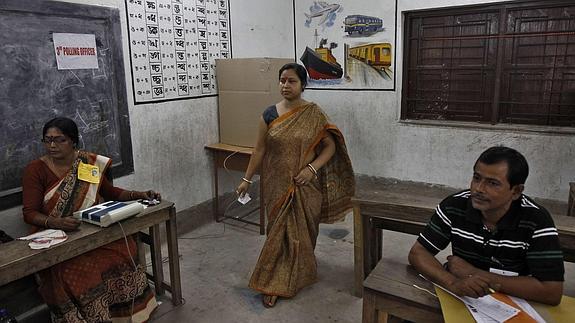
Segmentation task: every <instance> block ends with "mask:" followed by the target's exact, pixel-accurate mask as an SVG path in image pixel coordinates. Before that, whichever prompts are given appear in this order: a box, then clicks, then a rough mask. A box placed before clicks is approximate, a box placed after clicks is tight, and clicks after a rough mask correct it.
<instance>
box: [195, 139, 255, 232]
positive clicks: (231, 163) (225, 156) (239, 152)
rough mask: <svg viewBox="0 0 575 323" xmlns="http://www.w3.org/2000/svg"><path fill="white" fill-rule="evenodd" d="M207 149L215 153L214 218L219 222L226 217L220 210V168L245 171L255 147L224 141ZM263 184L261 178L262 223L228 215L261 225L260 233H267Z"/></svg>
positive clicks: (208, 146) (206, 147) (238, 219)
mask: <svg viewBox="0 0 575 323" xmlns="http://www.w3.org/2000/svg"><path fill="white" fill-rule="evenodd" d="M204 148H205V149H207V150H209V151H210V152H211V153H212V154H213V165H214V166H213V167H214V218H215V220H216V222H219V221H220V219H221V218H223V217H226V216H225V215H224V214H223V213H222V212H220V208H219V202H218V197H219V194H218V193H219V188H218V180H219V172H218V169H219V168H225V169H230V170H236V171H241V172H245V170H246V169H247V168H248V164H249V162H250V157H251V156H252V152H253V148H249V147H242V146H234V145H228V144H222V143H216V144H211V145H207V146H205V147H204ZM256 174H260V172H256ZM262 197H263V184H262V181H261V179H260V206H259V211H260V223H256V222H253V221H249V220H245V219H243V217H235V216H234V217H226V218H229V219H233V220H237V221H241V222H244V223H248V224H252V225H256V226H259V228H260V234H261V235H264V234H265V233H266V231H265V230H266V228H265V222H266V220H265V210H264V204H263V203H264V200H263V198H262Z"/></svg>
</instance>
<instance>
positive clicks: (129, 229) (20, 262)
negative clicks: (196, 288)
mask: <svg viewBox="0 0 575 323" xmlns="http://www.w3.org/2000/svg"><path fill="white" fill-rule="evenodd" d="M162 222H164V223H165V227H166V238H167V243H168V259H169V262H168V263H169V267H170V283H169V284H168V283H166V282H164V275H163V270H162V254H161V241H160V224H161V223H162ZM121 223H122V227H120V226H119V225H118V224H112V225H111V226H109V227H107V228H101V227H98V226H96V225H92V224H89V223H82V225H81V226H80V230H78V231H74V232H68V240H66V241H65V242H63V243H60V244H57V245H55V246H52V247H50V248H48V249H40V250H32V249H30V248H29V247H28V241H18V240H15V241H11V242H9V243H5V244H2V257H1V258H0V286H2V285H5V284H7V283H9V282H11V281H14V280H17V279H19V278H22V277H25V276H28V275H30V274H34V273H36V272H38V271H40V270H43V269H46V268H48V267H51V266H53V265H55V264H58V263H60V262H63V261H65V260H68V259H70V258H73V257H76V256H78V255H81V254H83V253H86V252H88V251H90V250H94V249H97V248H99V247H101V246H103V245H106V244H108V243H110V242H112V241H115V240H118V239H122V238H123V237H124V233H123V232H122V228H123V231H124V232H125V233H126V235H132V234H135V233H138V232H140V231H141V230H145V229H148V230H149V233H150V238H151V240H152V242H154V243H153V244H152V270H153V275H152V276H153V278H152V279H153V281H154V287H155V291H156V294H158V295H162V294H164V290H165V289H167V290H168V291H170V292H171V294H172V303H173V304H174V305H175V306H178V305H181V304H182V287H181V281H180V260H179V255H178V239H177V228H176V208H175V207H174V203H172V202H168V201H162V203H160V204H159V205H156V206H152V207H148V208H146V209H145V210H144V211H143V212H142V213H141V214H139V215H137V216H136V217H132V218H129V219H126V220H124V221H122V222H121ZM140 256H141V255H140Z"/></svg>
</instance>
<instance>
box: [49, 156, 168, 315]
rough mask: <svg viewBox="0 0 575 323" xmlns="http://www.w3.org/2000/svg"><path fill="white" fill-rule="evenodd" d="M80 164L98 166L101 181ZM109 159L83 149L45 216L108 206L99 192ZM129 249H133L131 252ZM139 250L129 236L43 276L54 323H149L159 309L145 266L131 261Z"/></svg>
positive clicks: (54, 191)
mask: <svg viewBox="0 0 575 323" xmlns="http://www.w3.org/2000/svg"><path fill="white" fill-rule="evenodd" d="M80 162H82V163H85V164H90V165H95V166H98V168H99V169H100V183H94V184H92V183H88V182H85V181H82V180H79V179H78V167H79V165H80ZM110 162H111V161H110V159H109V158H107V157H103V156H99V155H95V154H91V153H87V152H83V151H80V152H79V154H78V158H77V159H76V161H75V162H74V166H73V167H72V169H71V170H70V171H69V172H68V173H67V174H66V175H65V176H64V178H62V179H61V180H60V181H59V182H57V183H56V184H55V185H54V186H52V187H51V188H50V189H49V190H48V192H47V193H46V194H45V196H44V207H43V212H45V213H44V214H49V216H51V217H64V216H70V215H71V214H72V213H73V212H74V211H77V210H81V209H84V208H86V207H89V206H91V205H93V204H94V203H99V202H103V201H102V198H101V196H100V195H99V194H98V191H99V189H100V184H101V179H102V178H103V174H104V172H105V170H106V168H107V167H108V165H109V164H110ZM128 249H129V250H128ZM136 254H137V248H136V244H135V242H134V240H133V239H132V238H131V237H128V240H127V243H126V241H125V240H124V239H120V240H117V241H114V242H112V243H110V244H108V245H105V246H103V247H100V248H98V249H95V250H92V251H90V252H87V253H85V254H82V255H80V256H77V257H75V258H72V259H70V260H67V261H65V262H62V263H59V264H57V265H54V266H52V267H51V268H48V269H46V270H43V271H41V272H40V273H39V278H40V279H39V280H40V288H39V291H40V294H42V296H43V298H44V300H45V301H46V303H47V304H48V306H49V308H50V311H51V314H52V322H55V323H56V322H144V321H146V320H148V318H149V315H150V313H151V312H152V311H153V310H154V309H155V308H156V306H157V303H156V299H155V298H154V293H153V291H152V290H151V288H150V287H149V285H148V282H147V278H146V275H145V272H144V270H143V268H142V267H141V266H138V270H135V269H134V263H133V261H132V259H131V257H135V256H136Z"/></svg>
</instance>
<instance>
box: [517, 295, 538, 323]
mask: <svg viewBox="0 0 575 323" xmlns="http://www.w3.org/2000/svg"><path fill="white" fill-rule="evenodd" d="M509 298H511V300H512V301H513V302H515V304H517V305H518V306H519V307H521V310H523V312H525V313H527V314H528V315H529V316H531V318H533V319H534V320H535V321H537V323H546V321H545V320H544V319H543V318H542V317H541V315H539V313H537V311H536V310H535V309H534V308H533V306H531V304H529V303H528V302H527V301H526V300H524V299H523V298H519V297H515V296H509Z"/></svg>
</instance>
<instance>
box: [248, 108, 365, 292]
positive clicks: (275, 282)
mask: <svg viewBox="0 0 575 323" xmlns="http://www.w3.org/2000/svg"><path fill="white" fill-rule="evenodd" d="M328 134H331V135H332V137H333V138H334V140H335V142H336V151H335V154H334V155H333V157H332V158H331V159H330V160H329V162H328V163H327V164H326V165H324V166H323V167H322V168H320V169H319V170H318V178H317V179H313V180H311V181H310V182H309V183H308V184H306V185H302V186H297V185H295V182H294V180H293V178H294V177H295V176H296V175H297V174H298V173H299V172H300V171H301V169H303V168H304V167H306V165H307V164H308V163H310V162H311V161H313V160H314V159H315V157H316V156H317V155H318V154H319V153H320V152H321V149H322V144H321V141H322V139H323V138H325V137H326V136H328ZM262 167H263V176H262V181H263V188H264V192H265V194H264V196H263V198H264V205H265V207H266V210H267V221H268V225H267V233H268V235H267V239H266V241H265V243H264V246H263V249H262V251H261V254H260V257H259V259H258V262H257V264H256V267H255V269H254V271H253V273H252V277H251V279H250V283H249V287H250V288H252V289H254V290H257V291H259V292H261V293H263V294H266V295H276V296H282V297H293V296H294V295H295V294H296V293H297V292H298V291H299V290H300V289H302V288H304V287H306V286H308V285H310V284H313V283H314V282H315V281H316V280H317V265H316V260H315V255H314V249H315V244H316V240H317V235H318V229H319V224H320V223H333V222H336V221H339V220H342V219H343V218H344V217H345V215H346V214H347V212H348V211H349V209H350V208H351V197H352V196H353V194H354V193H355V180H354V174H353V169H352V166H351V160H350V159H349V156H348V154H347V149H346V147H345V142H344V138H343V136H342V134H341V132H340V131H339V130H338V129H337V127H336V126H335V125H333V124H331V123H330V122H329V120H328V118H327V116H326V115H325V113H324V112H323V111H322V110H321V109H320V108H319V107H318V106H317V105H316V104H314V103H308V104H305V105H303V106H299V107H296V108H294V109H293V110H291V111H289V112H287V113H285V114H283V115H281V116H280V117H278V118H277V119H275V120H274V121H273V122H271V123H270V124H269V129H268V132H267V136H266V153H265V156H264V160H263V164H262Z"/></svg>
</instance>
